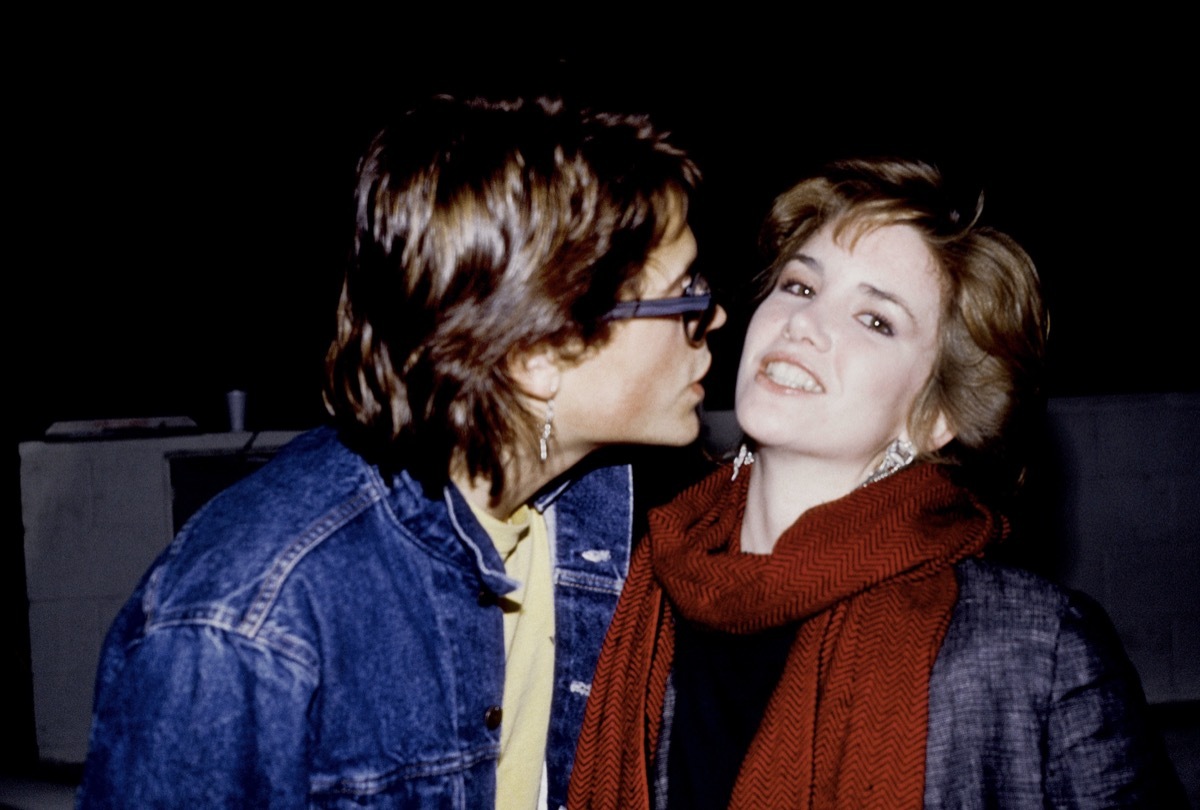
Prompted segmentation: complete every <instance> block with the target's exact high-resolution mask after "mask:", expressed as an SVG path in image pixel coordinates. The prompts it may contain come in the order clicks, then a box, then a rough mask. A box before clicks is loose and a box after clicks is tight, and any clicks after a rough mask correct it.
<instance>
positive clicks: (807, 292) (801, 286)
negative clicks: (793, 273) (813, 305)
mask: <svg viewBox="0 0 1200 810" xmlns="http://www.w3.org/2000/svg"><path fill="white" fill-rule="evenodd" d="M779 289H781V290H783V291H784V292H786V293H791V294H792V295H798V296H800V297H801V298H812V297H813V296H814V295H816V294H817V291H816V290H814V289H813V288H812V287H810V286H809V285H807V284H805V283H804V282H803V281H800V280H798V279H791V280H790V281H784V282H783V283H782V284H780V285H779Z"/></svg>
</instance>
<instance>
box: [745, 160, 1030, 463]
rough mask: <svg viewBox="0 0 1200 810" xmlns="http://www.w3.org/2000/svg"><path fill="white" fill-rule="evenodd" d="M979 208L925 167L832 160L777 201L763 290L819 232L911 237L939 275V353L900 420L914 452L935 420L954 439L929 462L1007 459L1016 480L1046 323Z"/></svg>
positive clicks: (924, 445)
mask: <svg viewBox="0 0 1200 810" xmlns="http://www.w3.org/2000/svg"><path fill="white" fill-rule="evenodd" d="M982 210H983V195H982V194H978V195H973V196H972V197H971V198H970V199H969V200H967V201H966V204H965V205H962V204H961V203H960V201H958V200H955V199H954V195H953V194H952V193H951V192H950V191H949V189H948V188H947V186H946V184H945V182H944V181H943V178H942V175H941V173H940V172H939V171H938V170H937V169H935V168H934V167H932V166H930V165H927V164H925V163H921V162H917V161H908V160H883V159H860V160H849V161H841V162H837V163H832V164H830V165H828V166H826V167H825V169H824V170H822V171H821V172H819V173H818V174H817V175H816V176H814V177H812V178H810V179H807V180H805V181H803V182H801V183H800V184H798V185H796V186H795V187H793V188H791V189H790V190H788V191H786V192H784V193H783V194H782V195H780V196H779V197H778V198H777V199H776V200H775V204H774V206H773V208H772V210H771V213H770V215H769V216H768V218H767V221H766V223H765V224H764V226H763V231H762V237H761V246H762V248H763V250H764V252H766V253H767V254H768V255H769V257H770V261H771V269H770V271H769V276H770V278H769V282H770V283H771V284H773V283H774V280H775V277H776V276H777V275H778V273H779V271H780V270H781V269H782V267H783V265H784V264H786V262H787V260H788V259H789V258H790V257H791V256H792V255H793V254H794V253H796V252H797V251H798V250H799V248H800V247H801V245H803V244H804V242H806V241H807V240H808V239H809V238H811V237H812V236H813V235H814V234H816V233H817V231H819V230H820V229H821V228H823V227H825V226H826V225H830V226H831V227H832V228H833V237H834V239H835V241H839V242H840V241H842V240H849V245H850V246H853V244H854V242H855V241H856V240H857V239H858V238H859V237H860V236H861V235H862V234H863V233H866V232H868V231H870V230H872V229H875V228H879V227H883V226H887V225H908V226H910V227H912V228H915V229H916V230H917V232H918V233H919V234H920V235H921V237H922V238H923V239H924V241H925V244H926V246H927V247H928V248H929V251H930V253H931V254H932V256H933V258H934V261H935V263H936V266H937V270H938V273H939V277H940V278H939V280H940V282H941V288H942V312H941V319H940V323H939V329H938V355H937V358H936V360H935V362H934V366H933V373H932V374H931V375H930V378H929V380H928V381H927V382H926V383H925V385H924V387H923V388H922V390H921V392H920V393H919V394H918V395H917V399H916V402H915V403H914V406H913V411H912V413H911V414H910V415H909V432H910V434H911V435H912V436H913V440H914V441H915V442H916V443H917V447H918V449H921V450H929V449H930V434H931V432H932V430H933V429H934V426H935V424H936V421H937V418H938V414H939V413H941V414H944V415H945V418H946V419H947V421H948V422H949V425H950V427H951V428H952V429H953V430H954V432H955V438H956V441H955V442H952V443H951V445H950V446H949V447H948V448H947V449H946V451H945V452H944V453H941V454H937V455H940V456H941V457H942V458H944V459H948V458H955V457H957V458H958V459H959V460H962V459H963V458H964V457H969V456H985V457H988V458H989V459H990V460H992V461H999V460H1004V459H1006V457H1007V459H1008V460H1009V461H1011V462H1013V464H1012V465H1011V469H1010V472H1016V473H1017V475H1018V477H1020V475H1021V472H1022V470H1023V467H1022V466H1021V462H1020V460H1018V459H1015V458H1011V456H1012V455H1013V451H1016V450H1017V448H1016V445H1017V444H1018V443H1017V442H1016V441H1015V440H1016V439H1017V438H1019V434H1020V433H1021V428H1023V427H1026V426H1027V424H1026V423H1027V421H1028V419H1029V418H1030V417H1031V416H1032V415H1034V414H1036V412H1037V411H1038V408H1037V406H1038V405H1039V404H1040V402H1041V390H1040V384H1041V374H1042V370H1043V357H1044V354H1045V343H1046V337H1047V331H1048V326H1049V318H1048V316H1047V314H1046V311H1045V308H1044V305H1043V303H1042V297H1041V292H1040V285H1039V281H1038V275H1037V271H1036V270H1035V268H1034V265H1033V261H1032V260H1031V259H1030V258H1029V255H1028V254H1027V253H1026V252H1025V251H1024V250H1023V249H1022V248H1021V246H1020V245H1018V244H1017V243H1016V242H1015V241H1014V240H1013V239H1012V238H1010V237H1009V236H1007V235H1005V234H1003V233H1001V232H999V231H997V230H994V229H992V228H989V227H984V226H981V225H979V224H978V223H979V217H980V214H981V213H982ZM843 244H845V242H843ZM1002 466H1008V465H1002Z"/></svg>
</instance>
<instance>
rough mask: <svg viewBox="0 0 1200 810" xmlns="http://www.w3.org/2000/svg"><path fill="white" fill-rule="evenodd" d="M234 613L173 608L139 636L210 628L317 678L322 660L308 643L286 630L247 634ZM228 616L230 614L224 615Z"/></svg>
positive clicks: (219, 610)
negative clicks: (265, 633)
mask: <svg viewBox="0 0 1200 810" xmlns="http://www.w3.org/2000/svg"><path fill="white" fill-rule="evenodd" d="M232 613H233V611H231V610H229V609H228V608H225V607H221V606H219V605H218V606H213V607H211V608H207V609H205V608H188V609H186V610H179V611H172V612H171V613H170V614H168V615H167V616H165V617H160V618H157V619H155V620H154V621H153V622H152V623H149V624H147V625H146V628H145V631H144V632H143V633H142V635H141V637H140V640H144V639H145V638H147V637H149V636H150V634H151V633H158V632H165V631H170V630H175V629H184V628H208V629H211V630H216V631H219V632H220V633H222V634H223V635H226V636H229V637H231V638H230V639H229V640H230V641H232V640H234V639H236V640H240V641H242V642H244V643H246V644H248V645H249V646H250V647H252V648H254V649H256V650H259V651H260V652H270V653H274V654H276V655H280V656H282V657H284V658H286V659H287V660H289V661H292V662H294V663H296V664H298V665H300V666H302V667H304V668H305V670H306V671H308V672H309V674H310V675H311V676H312V677H313V679H314V680H316V672H317V670H318V668H319V666H320V662H319V661H318V659H317V656H316V655H315V654H314V653H313V652H312V649H311V648H310V647H309V646H308V645H307V644H305V643H304V642H302V641H300V640H299V639H295V638H293V637H290V636H288V635H286V634H279V635H275V634H271V635H264V634H261V633H259V634H256V635H248V634H246V633H244V632H242V630H241V628H240V627H239V626H236V625H235V624H234V623H233V622H232V621H230V620H229V618H232V616H230V614H232ZM227 616H228V617H229V618H225V617H227Z"/></svg>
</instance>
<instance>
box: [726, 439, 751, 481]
mask: <svg viewBox="0 0 1200 810" xmlns="http://www.w3.org/2000/svg"><path fill="white" fill-rule="evenodd" d="M753 463H754V453H752V452H750V448H749V447H747V446H746V443H745V442H742V446H741V447H739V448H738V454H737V458H735V459H734V460H733V477H732V478H730V479H729V480H730V481H736V480H737V477H738V473H739V472H741V471H742V467H749V466H750V465H751V464H753Z"/></svg>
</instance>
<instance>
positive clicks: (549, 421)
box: [538, 398, 554, 463]
mask: <svg viewBox="0 0 1200 810" xmlns="http://www.w3.org/2000/svg"><path fill="white" fill-rule="evenodd" d="M553 432H554V399H553V398H551V399H548V400H546V421H545V422H543V423H542V435H541V436H539V437H538V458H540V459H541V460H542V462H543V463H544V462H545V461H546V459H547V458H549V457H550V434H551V433H553Z"/></svg>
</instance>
